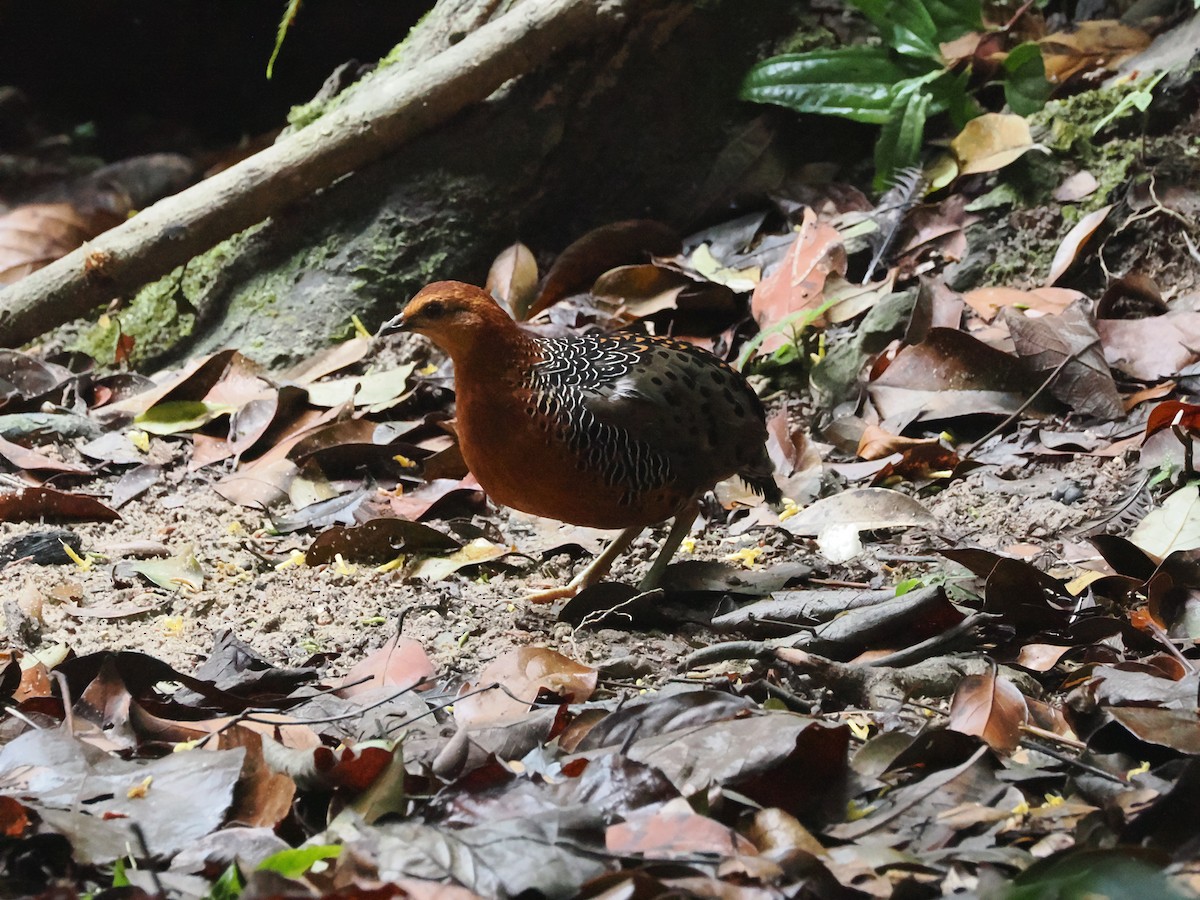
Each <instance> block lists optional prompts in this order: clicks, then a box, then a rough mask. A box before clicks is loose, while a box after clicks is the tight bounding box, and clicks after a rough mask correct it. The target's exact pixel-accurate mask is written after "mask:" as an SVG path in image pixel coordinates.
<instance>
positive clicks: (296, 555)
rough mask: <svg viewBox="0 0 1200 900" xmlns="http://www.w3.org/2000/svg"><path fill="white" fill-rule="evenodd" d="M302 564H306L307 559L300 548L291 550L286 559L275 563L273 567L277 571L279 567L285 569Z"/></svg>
mask: <svg viewBox="0 0 1200 900" xmlns="http://www.w3.org/2000/svg"><path fill="white" fill-rule="evenodd" d="M304 565H308V559H307V558H306V557H305V556H304V553H303V552H302V551H300V550H293V551H292V553H291V555H290V556H289V557H288V558H287V559H285V560H284V561H283V562H281V563H276V565H275V569H276V570H277V571H278V570H279V569H287V568H289V567H291V566H304Z"/></svg>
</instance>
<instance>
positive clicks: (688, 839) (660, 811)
mask: <svg viewBox="0 0 1200 900" xmlns="http://www.w3.org/2000/svg"><path fill="white" fill-rule="evenodd" d="M604 844H605V849H607V850H608V852H609V853H614V854H618V855H620V856H630V855H633V854H637V855H639V856H643V857H645V858H646V859H675V858H678V857H690V856H692V855H693V854H696V853H712V854H715V855H718V856H729V855H738V856H741V855H745V854H756V853H757V852H758V850H757V849H756V848H755V846H754V845H753V844H752V843H750V841H748V840H746V839H745V838H744V837H742V836H741V835H740V834H738V833H737V832H736V831H732V830H731V829H730V828H729V827H727V826H725V825H722V824H721V823H720V822H718V821H716V820H715V819H710V818H709V817H708V816H702V815H700V814H699V813H697V812H693V810H692V808H691V807H690V806H689V805H688V802H687V801H686V800H684V799H683V798H682V797H679V798H677V799H676V800H673V801H671V802H669V803H667V804H666V805H665V806H662V807H659V808H655V809H652V810H636V811H634V812H632V813H630V814H629V815H628V816H626V817H625V821H624V822H618V823H617V824H615V825H610V826H609V827H608V830H607V831H606V832H605V836H604Z"/></svg>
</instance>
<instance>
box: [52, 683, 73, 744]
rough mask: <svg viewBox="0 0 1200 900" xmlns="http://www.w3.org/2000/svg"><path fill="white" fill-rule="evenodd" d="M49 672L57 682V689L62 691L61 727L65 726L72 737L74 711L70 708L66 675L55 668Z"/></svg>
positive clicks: (69, 693) (69, 694) (69, 692)
mask: <svg viewBox="0 0 1200 900" xmlns="http://www.w3.org/2000/svg"><path fill="white" fill-rule="evenodd" d="M50 674H51V675H53V676H54V680H55V681H56V682H57V683H58V689H59V691H60V692H61V693H62V704H63V727H64V728H66V730H67V734H69V735H71V737H74V736H75V711H74V710H73V709H71V688H70V687H69V686H68V685H67V676H66V675H64V674H63V673H62V672H60V671H58V670H57V669H55V670H54V671H53V672H51V673H50Z"/></svg>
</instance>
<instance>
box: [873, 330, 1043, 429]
mask: <svg viewBox="0 0 1200 900" xmlns="http://www.w3.org/2000/svg"><path fill="white" fill-rule="evenodd" d="M1040 383H1041V379H1040V378H1037V377H1035V376H1033V375H1032V374H1031V373H1030V372H1029V370H1028V368H1027V367H1026V366H1024V365H1023V364H1022V363H1021V361H1020V360H1019V359H1017V358H1016V357H1015V356H1011V355H1009V354H1007V353H1004V352H1003V351H1000V350H997V349H995V348H994V347H989V346H988V345H987V344H985V343H983V342H982V341H980V340H978V339H976V338H974V337H972V336H971V335H969V334H966V333H965V332H962V331H957V330H955V329H952V328H931V329H930V330H929V334H928V335H927V336H926V338H925V340H924V341H922V342H921V343H919V344H916V345H913V346H911V347H905V348H904V349H903V350H901V351H900V352H899V353H898V354H897V355H896V358H895V359H894V360H892V362H891V364H890V365H889V366H888V367H887V369H885V370H884V371H883V372H882V374H880V375H879V377H877V378H876V379H875V380H874V381H872V382H871V383H870V384H869V385H868V388H867V391H868V393H869V394H870V397H871V402H872V404H874V406H875V408H876V409H877V410H878V411H879V415H880V416H881V417H882V418H884V419H890V418H891V417H893V416H902V415H903V416H912V415H914V414H915V417H916V419H917V420H918V421H921V420H925V419H948V418H952V417H954V416H962V415H978V414H982V413H1000V414H1007V413H1012V412H1015V411H1016V410H1017V409H1019V408H1021V406H1022V404H1024V403H1025V400H1026V398H1027V397H1028V396H1029V395H1030V394H1031V393H1032V392H1033V391H1035V390H1037V388H1038V385H1039V384H1040Z"/></svg>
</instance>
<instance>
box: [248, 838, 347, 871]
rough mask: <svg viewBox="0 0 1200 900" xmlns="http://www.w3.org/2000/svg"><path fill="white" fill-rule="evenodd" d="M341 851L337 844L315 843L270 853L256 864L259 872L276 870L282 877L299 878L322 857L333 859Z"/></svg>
mask: <svg viewBox="0 0 1200 900" xmlns="http://www.w3.org/2000/svg"><path fill="white" fill-rule="evenodd" d="M341 852H342V848H341V847H340V846H338V845H337V844H317V845H316V846H313V847H297V848H296V849H295V850H280V851H279V852H278V853H272V854H271V855H270V856H268V857H267V858H266V859H264V860H263V861H262V862H260V863H259V864H258V871H260V872H278V873H279V874H280V875H282V876H283V877H284V878H299V877H301V876H302V875H303V874H304V873H305V872H307V871H308V870H309V869H311V868H312V867H313V863H317V862H320V861H321V860H323V859H333V858H335V857H336V856H338V855H339V854H340V853H341Z"/></svg>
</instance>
